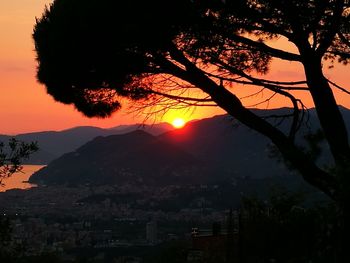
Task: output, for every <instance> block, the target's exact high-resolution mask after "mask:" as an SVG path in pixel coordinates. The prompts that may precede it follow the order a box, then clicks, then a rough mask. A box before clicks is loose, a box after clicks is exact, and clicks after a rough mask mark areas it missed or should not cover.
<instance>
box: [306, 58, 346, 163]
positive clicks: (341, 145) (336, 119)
mask: <svg viewBox="0 0 350 263" xmlns="http://www.w3.org/2000/svg"><path fill="white" fill-rule="evenodd" d="M303 64H304V70H305V76H306V80H307V84H308V87H309V89H310V93H311V96H312V99H313V102H314V104H315V108H316V112H317V116H318V119H319V121H320V124H321V127H322V130H323V132H324V135H325V137H326V139H327V142H328V144H329V146H330V149H331V152H332V155H333V157H334V160H335V162H336V165H337V166H340V167H343V168H342V169H345V168H346V167H347V166H348V164H349V160H350V148H349V141H348V133H347V129H346V126H345V123H344V119H343V117H342V115H341V113H340V111H339V107H338V105H337V102H336V100H335V98H334V95H333V92H332V89H331V87H330V86H329V83H328V81H327V79H326V78H325V77H324V75H323V72H322V64H321V58H319V57H317V56H316V55H310V54H308V55H305V56H304V61H303Z"/></svg>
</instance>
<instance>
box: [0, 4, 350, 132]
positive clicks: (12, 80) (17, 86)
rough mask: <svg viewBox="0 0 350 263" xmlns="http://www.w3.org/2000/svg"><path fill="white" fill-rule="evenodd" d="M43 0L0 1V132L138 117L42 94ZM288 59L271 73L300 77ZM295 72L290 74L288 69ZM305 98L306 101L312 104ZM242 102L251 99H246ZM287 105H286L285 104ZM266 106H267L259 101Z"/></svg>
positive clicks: (345, 74)
mask: <svg viewBox="0 0 350 263" xmlns="http://www.w3.org/2000/svg"><path fill="white" fill-rule="evenodd" d="M50 2H51V1H48V0H0V35H1V41H0V89H1V96H0V120H1V126H0V133H1V134H17V133H23V132H30V131H42V130H62V129H65V128H70V127H73V126H79V125H94V126H100V127H111V126H116V125H119V124H126V123H135V122H140V121H142V118H138V119H137V118H134V117H133V115H132V114H129V115H126V114H125V113H123V112H119V113H117V114H115V115H114V116H113V117H112V118H110V119H105V120H100V119H88V118H85V117H83V116H82V114H81V113H79V112H77V111H76V110H74V108H73V107H72V106H67V105H63V104H60V103H57V102H55V101H54V100H53V99H52V98H51V97H50V96H49V95H47V94H46V91H45V87H44V86H42V85H40V84H38V83H37V81H36V79H35V67H36V62H35V53H34V51H33V49H34V46H33V41H32V38H31V34H32V28H33V25H34V23H35V17H39V16H40V15H41V13H42V11H43V9H44V7H45V4H48V3H50ZM294 70H295V66H294V65H292V64H290V63H276V65H275V67H274V70H272V73H271V75H274V76H277V77H278V78H281V79H290V78H293V79H300V78H301V76H302V74H300V73H295V72H294ZM293 72H294V73H293ZM349 72H350V71H349V68H348V69H347V70H346V69H345V67H341V68H339V69H337V70H332V71H329V74H328V75H329V76H330V77H331V79H332V80H336V81H337V82H338V83H339V84H341V85H345V84H346V83H348V81H349V80H350V77H349ZM337 97H338V99H339V103H340V104H342V105H344V106H346V107H348V108H350V100H349V99H350V97H349V98H347V97H346V95H344V94H341V93H337ZM306 101H307V105H308V106H312V104H311V103H310V102H309V100H306ZM245 103H246V105H252V104H254V101H246V102H245ZM284 103H285V101H282V100H280V101H276V102H274V103H272V104H270V105H269V106H270V107H279V106H282V105H284ZM287 106H289V104H287ZM262 107H266V105H262ZM191 113H192V111H189V112H187V113H184V112H172V113H171V114H169V115H168V116H165V118H164V121H172V119H173V118H175V117H177V116H179V117H181V116H182V115H184V114H185V116H184V118H185V119H195V118H200V117H205V116H210V115H213V114H217V113H221V112H220V111H218V110H214V109H197V110H196V111H195V113H192V115H191Z"/></svg>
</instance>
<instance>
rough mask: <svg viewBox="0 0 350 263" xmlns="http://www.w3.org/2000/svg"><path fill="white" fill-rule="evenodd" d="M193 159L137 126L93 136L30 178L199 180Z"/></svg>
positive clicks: (48, 180) (152, 182)
mask: <svg viewBox="0 0 350 263" xmlns="http://www.w3.org/2000/svg"><path fill="white" fill-rule="evenodd" d="M196 167H200V166H199V165H198V162H197V160H196V159H195V158H194V157H193V156H192V155H190V154H188V153H186V152H184V151H183V150H181V149H179V148H177V147H175V146H173V145H171V144H168V143H166V142H164V141H162V140H160V139H159V138H157V137H154V136H152V135H150V134H148V133H146V132H144V131H141V130H138V131H134V132H131V133H127V134H123V135H112V136H107V137H97V138H95V139H94V140H92V141H90V142H88V143H87V144H85V145H83V146H82V147H80V148H79V149H77V150H76V151H74V152H71V153H67V154H64V155H63V156H62V157H60V158H58V159H56V160H54V161H52V162H51V163H50V164H49V165H48V166H47V167H45V168H43V169H41V170H40V171H38V172H37V173H35V174H34V175H33V176H32V177H31V178H30V181H31V182H40V181H44V182H45V183H51V184H52V183H59V184H61V183H68V184H81V183H88V182H90V183H94V184H102V183H141V184H150V185H162V184H173V183H191V182H197V183H198V182H199V180H200V176H199V173H195V172H193V171H192V169H195V168H196Z"/></svg>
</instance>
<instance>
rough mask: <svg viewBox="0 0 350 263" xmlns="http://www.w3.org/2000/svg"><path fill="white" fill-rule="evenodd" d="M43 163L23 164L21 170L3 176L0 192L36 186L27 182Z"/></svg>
mask: <svg viewBox="0 0 350 263" xmlns="http://www.w3.org/2000/svg"><path fill="white" fill-rule="evenodd" d="M43 167H45V165H23V169H22V171H21V172H18V173H15V174H13V175H12V176H11V177H9V178H4V179H3V180H2V184H3V185H0V192H5V191H7V190H10V189H28V188H31V187H36V185H35V184H30V183H28V180H29V178H30V176H31V175H32V174H33V173H35V172H36V171H38V170H40V169H41V168H43Z"/></svg>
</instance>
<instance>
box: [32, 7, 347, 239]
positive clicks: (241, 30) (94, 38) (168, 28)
mask: <svg viewBox="0 0 350 263" xmlns="http://www.w3.org/2000/svg"><path fill="white" fill-rule="evenodd" d="M349 28H350V4H349V1H348V0H210V1H209V0H169V1H161V0H150V1H137V0H134V1H112V0H98V1H97V0H85V1H83V0H55V1H54V3H53V4H52V5H50V7H49V8H47V9H46V10H45V12H44V14H43V16H42V17H41V18H40V19H38V20H37V23H36V25H35V29H34V34H33V37H34V40H35V48H36V52H37V59H38V63H39V67H38V79H39V81H40V82H42V83H44V84H45V85H46V87H47V91H48V93H49V94H51V95H52V96H53V97H54V98H55V99H56V100H58V101H60V102H63V103H67V104H74V105H75V107H76V108H77V109H78V110H80V111H82V112H83V113H84V114H86V115H87V116H101V117H107V116H109V115H111V114H112V113H113V112H114V111H116V110H118V109H120V107H121V101H123V100H124V99H123V98H128V99H131V100H133V101H138V102H141V105H147V106H149V105H163V106H164V105H165V107H172V106H174V107H186V106H189V105H195V106H209V105H211V106H212V105H214V106H218V107H221V108H222V109H224V110H225V111H226V112H227V113H228V114H230V115H232V116H233V117H234V118H236V119H237V120H239V121H240V122H241V123H243V124H245V125H246V126H248V127H250V128H251V129H253V130H255V131H257V132H259V133H261V134H263V135H264V136H266V137H268V138H269V139H270V140H271V141H272V142H273V143H274V144H275V145H276V147H277V148H278V149H279V151H280V152H281V154H282V156H283V157H284V158H285V159H286V160H287V161H288V162H289V163H291V164H292V165H293V166H294V167H295V168H296V169H297V170H298V171H299V172H300V173H301V174H302V176H303V178H304V179H305V180H306V181H307V182H308V183H310V184H312V185H313V186H315V187H317V188H319V189H320V190H322V191H323V192H324V193H326V194H327V195H328V196H330V197H331V198H333V199H334V200H335V201H337V203H338V205H339V207H340V208H341V210H342V211H343V212H344V218H348V219H350V215H349V213H350V191H348V189H350V188H349V186H350V177H349V172H350V147H349V142H348V134H347V130H346V127H345V123H344V120H343V118H342V115H341V113H340V111H339V108H338V105H337V102H336V99H335V97H334V95H333V91H332V88H334V89H341V90H342V91H344V92H345V93H347V94H350V92H349V91H348V90H346V89H345V88H343V87H340V86H339V85H337V84H336V83H334V82H332V81H330V80H328V79H327V78H326V77H325V75H324V69H323V68H324V66H323V63H324V60H326V59H328V61H329V63H331V65H332V66H335V65H336V64H337V63H343V64H347V63H348V62H349V61H350V32H349ZM279 38H285V39H288V41H289V42H290V43H292V44H293V45H294V46H295V47H296V50H297V51H296V52H291V51H287V50H284V49H279V48H277V47H274V46H271V45H269V44H270V42H269V41H270V40H274V39H279ZM276 58H277V59H281V60H286V61H292V62H293V63H299V64H300V65H301V66H302V67H303V70H304V79H301V80H300V81H289V82H288V81H287V82H285V81H279V80H275V79H264V78H263V77H257V76H261V75H263V74H265V73H267V72H268V70H269V68H270V65H271V61H272V60H273V59H276ZM235 84H244V85H245V88H247V87H250V86H252V87H260V88H261V89H263V90H270V91H271V92H272V95H271V97H270V98H267V100H269V99H271V98H272V97H273V96H283V97H286V98H288V99H289V100H290V102H291V105H292V106H293V109H294V110H293V112H291V114H290V117H291V119H292V124H291V127H290V130H289V133H288V134H285V133H283V132H282V131H281V130H279V129H278V128H277V127H274V126H273V125H271V124H270V123H269V122H268V121H266V120H265V119H264V118H262V117H259V116H257V115H256V114H254V113H253V112H252V111H250V110H249V109H248V108H246V107H245V106H243V104H242V101H241V100H240V99H239V98H238V96H237V95H235V94H234V92H233V90H232V89H230V87H232V85H235ZM197 90H200V91H201V92H202V93H198V92H196V91H197ZM295 90H297V91H303V92H306V93H309V94H310V95H311V97H312V99H313V102H314V105H315V108H316V111H317V115H318V118H319V121H320V124H321V129H322V132H323V134H324V136H325V139H326V140H327V142H328V144H329V148H330V152H331V154H332V156H333V158H334V163H335V168H334V169H333V170H332V171H327V170H324V169H321V168H320V167H318V166H317V165H316V163H315V162H314V161H313V160H312V159H311V158H310V157H309V156H308V155H307V154H306V153H305V152H304V151H303V150H301V149H300V148H299V147H298V146H297V145H296V143H295V140H294V139H295V134H296V133H297V131H298V128H299V127H300V122H301V120H302V112H301V110H302V109H303V104H302V101H301V100H300V99H298V98H297V97H295V96H294V95H293V94H292V93H291V92H293V91H295ZM201 94H204V95H201ZM344 227H345V226H344ZM345 230H346V231H345V232H346V233H348V234H350V231H349V229H348V227H346V228H345Z"/></svg>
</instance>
